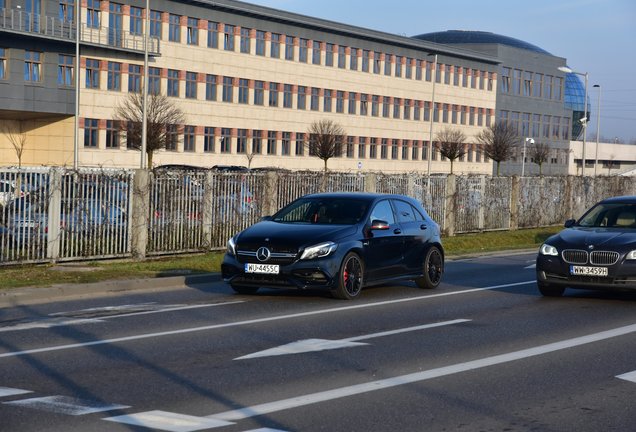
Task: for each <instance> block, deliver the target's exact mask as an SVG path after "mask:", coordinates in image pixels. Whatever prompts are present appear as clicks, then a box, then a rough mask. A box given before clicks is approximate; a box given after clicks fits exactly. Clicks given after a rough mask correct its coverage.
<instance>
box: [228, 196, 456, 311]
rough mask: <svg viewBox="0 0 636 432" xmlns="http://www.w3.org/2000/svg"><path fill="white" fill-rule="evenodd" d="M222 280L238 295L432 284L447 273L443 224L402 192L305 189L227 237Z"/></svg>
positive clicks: (343, 294)
mask: <svg viewBox="0 0 636 432" xmlns="http://www.w3.org/2000/svg"><path fill="white" fill-rule="evenodd" d="M221 270H222V274H223V279H224V280H225V281H226V282H227V283H229V284H230V285H231V286H232V288H233V289H234V290H235V291H236V292H238V293H241V294H252V293H255V292H256V291H257V290H258V289H259V288H261V287H268V288H299V289H316V288H317V289H325V290H329V291H330V292H331V293H332V294H333V296H334V297H337V298H340V299H354V298H356V297H358V296H359V295H360V291H361V290H362V288H363V287H365V286H369V285H372V284H379V283H385V282H390V281H397V280H405V279H406V280H409V279H410V280H414V281H415V282H416V284H417V285H418V286H419V287H421V288H435V287H437V286H438V285H439V283H440V280H441V277H442V273H443V271H444V250H443V248H442V244H441V240H440V230H439V226H438V225H437V223H435V222H434V221H433V220H432V219H431V218H430V217H429V216H428V214H427V213H426V211H425V210H424V208H423V207H422V205H421V204H420V203H419V202H417V201H416V200H414V199H412V198H409V197H406V196H402V195H385V194H372V193H324V194H313V195H306V196H303V197H301V198H298V199H297V200H295V201H293V202H292V203H290V204H289V205H287V206H286V207H284V208H283V209H281V210H279V211H278V212H277V213H276V214H274V215H273V216H267V217H264V218H263V219H262V220H261V221H260V222H258V223H256V224H255V225H252V226H251V227H249V228H247V229H246V230H244V231H242V232H240V233H238V234H237V235H235V236H234V237H232V238H231V239H230V240H229V241H228V245H227V253H226V254H225V257H224V260H223V264H222V266H221Z"/></svg>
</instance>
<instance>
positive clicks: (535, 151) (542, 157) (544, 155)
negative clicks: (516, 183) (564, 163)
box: [528, 142, 550, 175]
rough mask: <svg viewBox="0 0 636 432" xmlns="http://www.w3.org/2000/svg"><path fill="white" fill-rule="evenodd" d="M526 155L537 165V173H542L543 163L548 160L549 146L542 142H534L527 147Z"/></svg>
mask: <svg viewBox="0 0 636 432" xmlns="http://www.w3.org/2000/svg"><path fill="white" fill-rule="evenodd" d="M528 156H530V160H532V162H534V163H536V164H537V165H539V175H543V164H544V163H546V162H547V161H548V157H549V156H550V146H549V145H548V144H546V143H543V142H535V143H534V144H533V145H531V146H530V148H529V149H528Z"/></svg>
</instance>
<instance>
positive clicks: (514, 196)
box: [510, 176, 521, 231]
mask: <svg viewBox="0 0 636 432" xmlns="http://www.w3.org/2000/svg"><path fill="white" fill-rule="evenodd" d="M520 188H521V179H520V178H519V176H512V184H511V189H510V230H511V231H514V230H517V229H519V207H520V205H521V199H520V198H521V196H520Z"/></svg>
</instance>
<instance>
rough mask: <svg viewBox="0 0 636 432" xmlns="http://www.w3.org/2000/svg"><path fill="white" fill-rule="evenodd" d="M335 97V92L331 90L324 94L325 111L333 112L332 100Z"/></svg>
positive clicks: (326, 90)
mask: <svg viewBox="0 0 636 432" xmlns="http://www.w3.org/2000/svg"><path fill="white" fill-rule="evenodd" d="M332 97H333V92H332V91H331V90H329V89H325V91H324V93H323V99H324V100H323V108H322V109H323V111H324V112H331V98H332Z"/></svg>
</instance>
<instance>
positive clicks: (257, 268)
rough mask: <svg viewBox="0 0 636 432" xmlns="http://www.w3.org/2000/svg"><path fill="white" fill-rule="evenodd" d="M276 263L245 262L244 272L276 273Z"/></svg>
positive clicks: (277, 267) (277, 270)
mask: <svg viewBox="0 0 636 432" xmlns="http://www.w3.org/2000/svg"><path fill="white" fill-rule="evenodd" d="M279 271H280V267H279V266H278V265H277V264H249V263H248V264H245V273H261V274H278V273H279Z"/></svg>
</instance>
